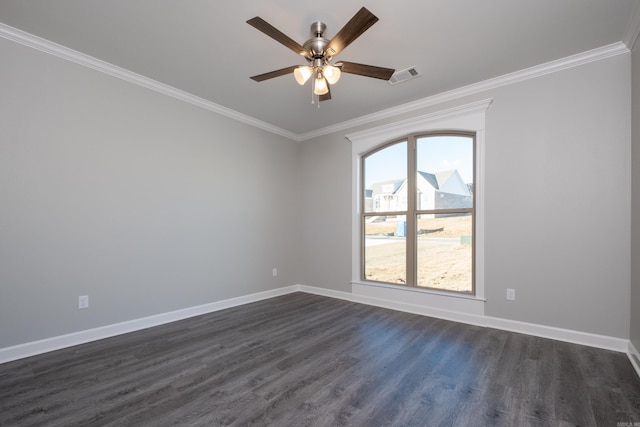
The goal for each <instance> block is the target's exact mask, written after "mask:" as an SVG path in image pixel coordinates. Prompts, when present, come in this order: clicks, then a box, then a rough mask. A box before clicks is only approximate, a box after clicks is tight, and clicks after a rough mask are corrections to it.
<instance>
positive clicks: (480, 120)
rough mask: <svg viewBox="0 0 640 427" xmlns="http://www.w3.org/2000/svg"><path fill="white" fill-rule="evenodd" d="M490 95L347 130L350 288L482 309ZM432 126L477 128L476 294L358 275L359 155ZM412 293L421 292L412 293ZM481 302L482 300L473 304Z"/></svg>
mask: <svg viewBox="0 0 640 427" xmlns="http://www.w3.org/2000/svg"><path fill="white" fill-rule="evenodd" d="M492 101H493V100H492V99H485V100H482V101H478V102H473V103H470V104H465V105H461V106H458V107H454V108H449V109H446V110H442V111H437V112H434V113H430V114H426V115H422V116H418V117H413V118H410V119H406V120H402V121H398V122H395V123H391V124H387V125H383V126H379V127H376V128H372V129H367V130H364V131H360V132H355V133H351V134H348V135H346V137H347V139H348V140H349V141H351V153H352V168H351V169H352V177H351V180H352V183H351V188H352V197H351V199H352V215H351V218H352V223H351V230H352V238H351V242H352V243H351V247H352V260H351V269H352V273H351V286H352V293H354V294H359V295H362V296H365V297H371V298H378V299H392V300H397V301H399V302H403V301H406V302H407V303H408V304H414V305H433V306H437V307H439V308H440V309H442V310H451V311H458V312H465V313H469V314H472V315H476V316H483V315H484V304H482V303H483V302H484V301H485V293H484V275H485V272H484V264H485V263H484V204H485V203H484V194H485V182H484V158H485V153H484V152H485V122H486V111H487V109H488V108H489V106H490V105H491V103H492ZM434 131H466V132H474V133H475V134H476V159H475V162H476V164H475V171H476V176H475V180H474V182H475V183H476V184H475V188H474V198H475V203H476V206H475V227H476V229H475V235H474V239H475V245H476V247H475V263H476V264H475V295H460V294H454V293H448V292H441V291H436V290H433V289H420V288H413V287H403V286H398V285H392V284H384V283H378V282H368V281H364V280H362V279H361V277H362V274H361V268H362V262H361V260H362V253H361V245H360V241H361V239H362V236H361V235H360V233H361V227H360V218H361V214H362V206H361V202H360V201H361V197H360V180H361V179H362V178H361V177H362V173H361V172H362V171H361V167H362V157H363V155H366V154H367V153H369V152H370V151H372V150H373V149H375V148H376V147H379V146H381V145H384V144H386V143H388V142H390V141H392V140H394V139H400V138H402V137H404V136H406V135H409V134H417V133H422V132H424V133H427V132H434ZM416 293H418V294H420V295H416ZM477 303H481V304H477Z"/></svg>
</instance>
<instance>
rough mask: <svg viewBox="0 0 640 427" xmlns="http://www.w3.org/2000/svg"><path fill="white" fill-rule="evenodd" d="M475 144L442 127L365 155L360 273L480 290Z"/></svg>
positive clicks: (376, 278)
mask: <svg viewBox="0 0 640 427" xmlns="http://www.w3.org/2000/svg"><path fill="white" fill-rule="evenodd" d="M475 147H476V134H475V132H459V131H448V132H446V131H437V132H429V133H423V134H412V135H407V136H405V137H403V138H400V139H398V140H395V141H393V142H391V143H387V144H385V145H382V146H380V147H376V148H375V149H373V150H371V151H369V152H366V153H364V154H363V155H362V156H361V165H360V168H359V169H360V171H361V174H362V176H361V177H360V179H359V181H360V184H361V188H360V191H359V193H360V198H361V200H360V206H361V207H362V209H361V215H360V218H359V220H360V230H361V233H360V236H361V242H360V251H359V252H360V254H361V260H360V262H361V268H360V272H361V277H360V280H363V281H370V282H382V283H390V284H396V285H403V286H409V287H415V288H422V289H433V290H438V291H446V292H455V293H463V294H470V295H475V282H474V278H475V274H474V265H475V262H474V252H475V251H474V240H475V239H474V237H473V236H474V229H475V202H474V199H475V198H474V191H475V188H476V182H475V181H476V180H475V176H476V174H475V164H476V161H475Z"/></svg>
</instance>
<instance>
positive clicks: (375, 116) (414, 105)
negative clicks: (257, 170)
mask: <svg viewBox="0 0 640 427" xmlns="http://www.w3.org/2000/svg"><path fill="white" fill-rule="evenodd" d="M628 52H629V48H627V46H626V45H625V44H624V43H622V42H617V43H613V44H610V45H607V46H603V47H599V48H596V49H592V50H589V51H586V52H583V53H579V54H576V55H572V56H568V57H566V58H562V59H558V60H555V61H551V62H547V63H544V64H540V65H536V66H533V67H530V68H525V69H524V70H520V71H516V72H513V73H509V74H505V75H503V76H499V77H495V78H492V79H488V80H484V81H482V82H478V83H472V84H470V85H467V86H463V87H460V88H457V89H453V90H450V91H447V92H442V93H439V94H437V95H433V96H429V97H427V98H423V99H419V100H417V101H413V102H409V103H406V104H402V105H399V106H397V107H391V108H388V109H386V110H382V111H378V112H377V113H372V114H368V115H366V116H362V117H358V118H356V119H353V120H347V121H344V122H342V123H338V124H335V125H333V126H327V127H325V128H322V129H318V130H315V131H311V132H307V133H304V134H301V135H299V137H300V140H301V141H305V140H308V139H313V138H317V137H319V136H323V135H327V134H330V133H333V132H339V131H343V130H346V129H350V128H353V127H356V126H361V125H366V124H369V123H371V122H375V121H377V120H382V119H387V118H390V117H393V116H397V115H400V114H403V113H410V112H412V111H415V110H419V109H421V108H427V107H431V106H433V105H437V104H441V103H443V102H446V101H452V100H455V99H459V98H462V97H465V96H469V95H475V94H477V93H481V92H484V91H487V90H491V89H496V88H499V87H502V86H507V85H511V84H514V83H518V82H522V81H525V80H529V79H533V78H536V77H540V76H544V75H546V74H551V73H555V72H558V71H562V70H566V69H568V68H573V67H578V66H580V65H584V64H588V63H590V62H595V61H600V60H602V59H606V58H609V57H612V56H616V55H621V54H624V53H628Z"/></svg>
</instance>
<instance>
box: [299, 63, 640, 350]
mask: <svg viewBox="0 0 640 427" xmlns="http://www.w3.org/2000/svg"><path fill="white" fill-rule="evenodd" d="M423 78H425V77H423ZM410 84H420V82H419V80H416V81H415V82H413V83H410ZM630 90H631V87H630V55H620V56H616V57H613V58H609V59H606V60H601V61H598V62H595V63H590V64H587V65H583V66H580V67H577V68H571V69H568V70H564V71H562V72H558V73H554V74H551V75H546V76H543V77H538V78H536V79H532V80H528V81H524V82H521V83H517V84H513V85H510V86H506V87H502V88H499V89H495V90H491V91H488V92H485V93H482V94H478V95H476V96H473V97H469V98H467V99H463V100H459V101H456V102H454V103H452V102H449V103H447V104H444V105H441V106H438V107H435V108H429V109H425V110H422V111H416V112H414V113H413V115H419V114H424V113H427V112H431V111H437V110H440V109H444V108H447V107H451V106H453V105H462V104H465V103H467V102H471V101H475V100H481V99H486V98H489V97H491V98H493V99H494V103H493V105H492V106H491V108H490V109H489V111H488V113H487V128H486V187H485V191H486V212H485V213H486V230H485V235H486V247H485V257H486V276H485V295H486V299H487V302H486V314H487V315H488V316H495V317H500V318H505V319H511V320H517V321H524V322H531V323H535V324H541V325H548V326H554V327H559V328H568V329H573V330H577V331H584V332H590V333H596V334H603V335H608V336H613V337H620V338H627V337H628V336H629V315H630V314H629V303H628V299H629V293H630V285H629V283H630V252H629V247H630V221H631V220H630V212H631V205H630V199H631V197H630V195H631V189H630V182H631V162H630V154H631V144H630ZM406 117H407V115H403V116H402V117H398V119H401V118H406ZM388 121H389V120H386V122H388ZM379 124H382V123H375V124H373V125H370V126H376V125H379ZM360 129H362V128H354V129H349V130H346V131H344V132H340V133H336V134H333V135H328V136H324V137H320V138H317V139H316V140H314V141H311V142H308V143H306V144H305V145H304V146H303V153H302V157H303V162H302V165H303V169H304V170H305V175H304V179H305V181H304V187H305V188H306V189H307V190H308V191H310V192H315V191H319V190H321V191H322V193H323V194H326V195H330V197H331V203H330V206H331V207H328V204H327V201H326V200H325V199H324V198H321V197H317V198H315V197H307V198H305V205H304V207H303V209H304V217H305V221H307V222H309V223H311V224H313V227H308V228H307V241H308V240H312V241H313V240H314V239H318V240H320V241H322V242H323V244H318V245H313V246H309V245H307V246H305V248H306V251H305V252H304V256H305V259H304V261H303V262H304V265H305V266H306V267H308V266H315V265H317V264H315V263H319V264H321V266H320V265H317V267H315V268H311V269H309V268H305V284H308V285H316V286H323V287H328V288H332V289H338V290H342V291H347V292H348V291H350V284H349V281H350V269H349V265H350V261H351V260H350V258H349V257H348V256H347V254H346V252H345V251H344V250H343V248H345V247H349V246H350V235H351V234H350V221H351V219H350V213H349V209H350V208H349V207H350V205H351V197H352V195H351V169H350V168H351V165H350V164H348V163H347V161H346V160H345V159H347V158H350V157H351V147H350V145H349V142H348V141H346V140H345V139H344V135H345V134H348V133H351V132H353V131H357V130H360ZM381 142H382V141H381ZM318 145H320V146H322V147H323V148H324V149H325V150H326V151H324V152H323V155H322V161H320V162H317V163H316V162H315V159H316V155H317V154H318V152H319V148H318ZM329 156H331V157H329ZM324 170H329V171H330V173H322V172H323V171H324ZM326 217H329V218H332V219H334V220H333V221H331V222H324V221H323V220H324V219H325V218H326ZM336 221H340V222H336ZM331 248H334V249H331ZM327 269H330V270H331V271H332V273H331V276H330V277H329V278H328V276H326V275H325V274H324V271H326V270H327ZM507 288H515V289H516V291H517V300H516V301H513V302H510V301H506V298H505V292H506V289H507Z"/></svg>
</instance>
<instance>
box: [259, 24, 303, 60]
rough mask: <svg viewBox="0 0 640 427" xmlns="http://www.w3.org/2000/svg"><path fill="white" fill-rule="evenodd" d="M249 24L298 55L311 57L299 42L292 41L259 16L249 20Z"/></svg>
mask: <svg viewBox="0 0 640 427" xmlns="http://www.w3.org/2000/svg"><path fill="white" fill-rule="evenodd" d="M247 24H249V25H251V26H252V27H254V28H255V29H257V30H259V31H262V32H263V33H265V34H266V35H268V36H269V37H271V38H272V39H274V40H275V41H277V42H278V43H281V44H283V45H285V46H286V47H288V48H289V49H291V50H292V51H294V52H295V53H297V54H298V55H302V56H304V57H307V56H308V55H309V52H307V50H306V49H305V48H304V47H302V46H301V45H300V44H299V43H298V42H296V41H295V40H293V39H291V38H290V37H289V36H287V35H286V34H284V33H283V32H281V31H280V30H278V29H277V28H276V27H274V26H273V25H271V24H269V23H268V22H267V21H265V20H264V19H262V18H260V17H259V16H256V17H255V18H251V19H249V20H248V21H247Z"/></svg>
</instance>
